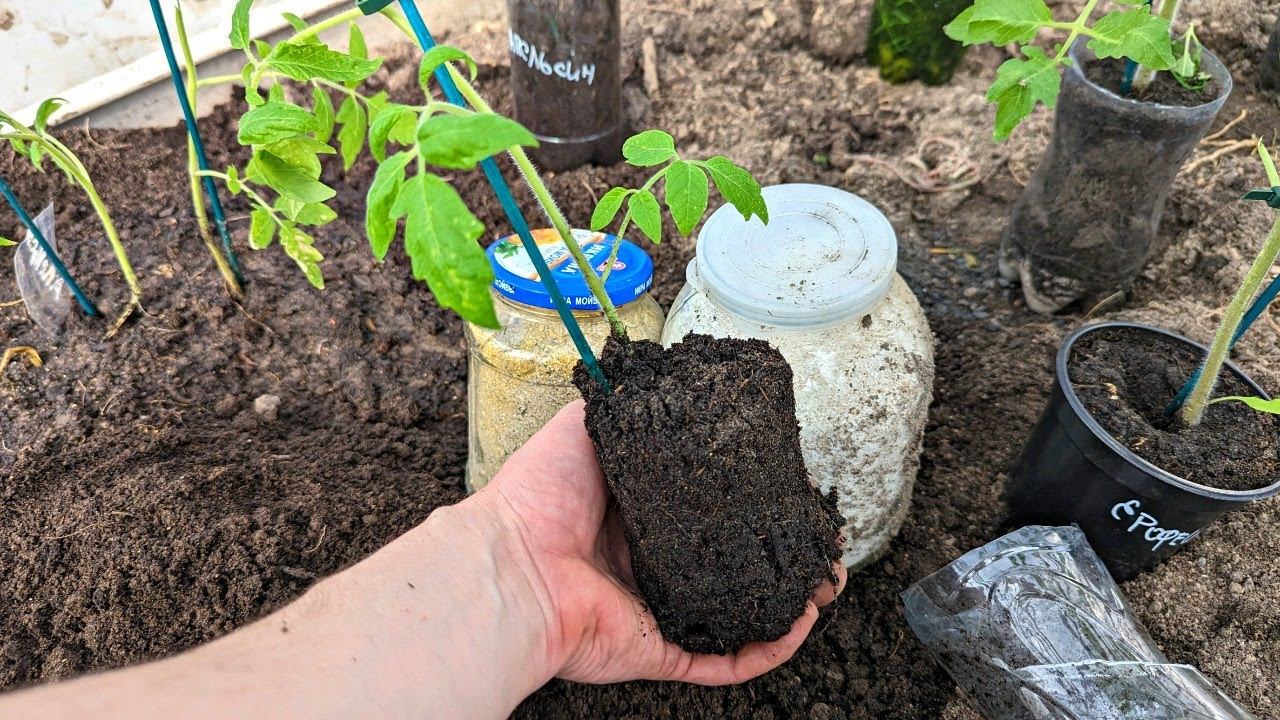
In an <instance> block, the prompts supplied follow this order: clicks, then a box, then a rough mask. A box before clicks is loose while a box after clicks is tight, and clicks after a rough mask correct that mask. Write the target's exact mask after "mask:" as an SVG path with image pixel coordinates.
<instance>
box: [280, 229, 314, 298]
mask: <svg viewBox="0 0 1280 720" xmlns="http://www.w3.org/2000/svg"><path fill="white" fill-rule="evenodd" d="M315 242H316V241H315V238H313V237H311V236H310V235H308V234H306V233H305V232H303V231H301V230H299V229H298V228H296V227H282V228H280V247H282V248H284V252H285V254H286V255H288V256H289V257H291V258H293V261H294V262H295V263H297V264H298V267H299V268H300V269H301V270H302V274H303V275H305V276H306V277H307V281H308V282H310V283H311V284H312V285H313V286H315V287H316V288H319V289H320V290H323V289H324V275H323V274H322V273H321V272H320V261H321V260H324V255H321V254H320V251H319V250H316V249H315V247H314V246H315Z"/></svg>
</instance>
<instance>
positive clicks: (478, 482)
mask: <svg viewBox="0 0 1280 720" xmlns="http://www.w3.org/2000/svg"><path fill="white" fill-rule="evenodd" d="M573 232H574V237H575V238H576V239H577V241H578V244H579V245H580V246H582V252H583V254H585V255H586V256H587V258H588V259H590V260H591V262H592V264H593V265H596V266H597V267H596V270H597V272H603V267H602V266H603V264H604V263H605V262H607V258H608V255H609V251H610V249H611V248H612V244H613V242H614V237H613V236H612V235H607V234H605V233H593V232H589V231H586V230H574V231H573ZM533 237H534V240H535V241H537V243H538V248H539V250H541V251H542V256H543V258H545V259H546V261H547V266H548V267H549V268H550V269H551V273H552V275H553V276H554V277H555V280H556V285H557V286H558V287H559V288H560V292H561V293H562V294H563V295H564V297H565V300H566V301H568V303H569V306H570V307H572V308H575V310H574V313H573V314H574V317H575V318H577V320H578V325H579V326H580V327H581V328H582V332H583V334H584V335H585V336H586V338H587V342H588V343H589V344H590V345H591V348H592V349H593V350H594V351H595V352H597V353H599V352H600V349H601V348H602V347H603V346H604V341H605V339H606V338H607V337H608V336H609V322H608V320H607V319H606V318H605V316H604V313H603V312H601V311H600V304H599V303H598V302H596V299H595V298H594V297H592V296H591V291H590V290H589V289H588V288H587V284H586V282H585V281H584V280H583V279H582V275H581V273H580V272H579V271H578V266H577V264H575V263H574V261H573V258H572V256H570V255H569V251H568V248H566V247H565V245H564V243H563V242H561V240H560V236H559V234H558V233H556V231H555V230H553V229H544V230H534V231H533ZM488 255H489V261H490V263H491V264H492V265H493V271H494V275H495V279H494V283H493V290H492V292H493V295H494V309H495V310H496V311H497V316H498V322H499V323H500V324H501V325H502V327H501V329H498V330H493V329H490V328H483V327H479V326H476V325H472V324H471V323H467V328H466V334H467V349H468V360H467V370H468V373H467V435H468V455H467V489H468V490H469V491H471V492H475V491H477V490H479V489H480V488H482V487H484V486H485V485H486V484H488V482H489V480H490V479H492V478H493V476H494V474H495V473H497V472H498V469H499V468H500V467H502V463H504V462H506V459H507V458H508V457H509V456H510V455H511V453H513V452H515V451H516V449H517V448H519V447H520V446H521V445H523V444H524V443H525V441H526V440H528V439H529V438H530V437H532V436H533V434H534V433H535V432H537V431H538V429H539V428H541V427H542V426H543V425H545V424H546V423H547V421H548V420H550V419H551V418H552V417H553V416H554V415H555V414H556V413H557V412H559V410H560V408H562V407H564V406H565V405H567V404H569V403H570V402H571V401H573V400H574V399H576V398H578V397H579V394H578V390H577V388H575V387H574V386H573V368H574V366H575V365H576V364H577V363H578V352H577V350H576V349H575V347H574V345H573V341H572V340H571V339H570V337H569V332H568V330H566V329H565V327H564V325H563V324H562V323H561V321H560V316H559V315H558V314H557V313H556V311H555V306H554V305H553V304H552V302H551V296H550V294H548V293H547V291H546V288H545V287H543V285H542V282H541V281H540V280H539V279H538V273H537V271H536V270H534V267H533V263H532V262H531V261H530V259H529V256H528V254H527V253H526V252H525V249H524V245H522V244H521V242H520V238H518V237H516V236H514V235H512V236H509V237H505V238H502V239H501V240H498V241H497V242H495V243H494V244H493V245H491V246H489V249H488ZM597 260H598V261H599V262H597ZM652 285H653V261H651V260H650V259H649V256H648V255H647V254H646V253H645V252H644V250H641V249H640V248H639V247H637V246H636V245H634V244H632V243H630V242H627V241H626V240H624V241H622V246H621V247H620V249H619V251H618V258H617V260H616V261H615V262H614V266H613V270H612V272H611V273H610V274H609V277H608V279H607V280H606V281H605V289H606V290H607V291H608V293H609V298H610V299H611V300H613V303H614V305H615V306H616V307H617V308H618V314H619V317H621V319H622V322H623V323H624V324H625V325H626V327H627V333H628V335H629V336H630V337H631V338H632V339H633V340H652V341H653V342H658V341H659V340H660V339H661V336H662V322H663V314H662V308H661V307H659V306H658V303H657V302H656V301H655V300H654V299H653V298H652V297H651V296H650V295H649V288H650V287H651V286H652Z"/></svg>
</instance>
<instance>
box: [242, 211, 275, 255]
mask: <svg viewBox="0 0 1280 720" xmlns="http://www.w3.org/2000/svg"><path fill="white" fill-rule="evenodd" d="M275 236H276V221H275V220H273V219H272V218H271V211H270V210H268V209H266V208H263V207H259V208H254V210H253V212H251V213H249V247H251V248H253V249H254V250H261V249H263V248H265V247H268V246H270V245H271V241H272V240H273V239H274V238H275Z"/></svg>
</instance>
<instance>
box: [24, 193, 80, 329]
mask: <svg viewBox="0 0 1280 720" xmlns="http://www.w3.org/2000/svg"><path fill="white" fill-rule="evenodd" d="M35 224H36V227H38V228H40V233H41V234H42V235H44V239H45V242H47V243H49V247H50V248H51V249H52V250H53V251H54V252H55V253H56V252H57V251H58V239H57V235H56V233H55V231H54V212H53V205H49V207H47V208H45V209H44V211H43V212H41V213H40V214H39V215H37V216H36V218H35ZM13 271H14V275H15V276H16V277H17V279H18V291H19V292H21V293H22V302H23V303H24V304H25V305H26V307H27V314H28V315H30V316H31V319H32V320H34V321H35V322H36V324H37V325H39V326H40V327H42V328H44V329H45V330H46V331H47V332H48V333H49V334H51V335H53V336H55V337H56V336H57V335H58V332H59V331H60V330H61V329H62V323H63V321H64V320H66V318H67V312H68V311H69V310H70V309H71V304H70V303H68V302H67V298H69V297H71V289H70V288H69V287H67V283H66V282H65V281H63V279H62V278H61V277H59V275H58V270H57V268H55V267H54V265H53V261H52V260H50V259H49V256H48V254H46V253H45V251H44V250H43V249H41V247H40V244H39V242H37V241H36V238H35V235H33V234H32V233H31V231H30V230H28V231H27V234H26V237H25V238H24V239H23V240H22V242H21V243H19V244H18V249H17V251H16V252H15V253H14V256H13Z"/></svg>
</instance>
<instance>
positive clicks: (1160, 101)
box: [1084, 59, 1221, 107]
mask: <svg viewBox="0 0 1280 720" xmlns="http://www.w3.org/2000/svg"><path fill="white" fill-rule="evenodd" d="M1084 74H1085V77H1087V78H1089V79H1090V80H1092V81H1093V82H1094V84H1096V85H1099V86H1101V87H1104V88H1106V89H1107V90H1110V91H1111V92H1113V93H1115V94H1117V95H1121V94H1122V93H1121V92H1120V87H1121V85H1122V83H1123V82H1124V62H1123V61H1119V60H1115V59H1104V60H1099V59H1093V60H1088V61H1086V62H1085V63H1084ZM1220 92H1221V88H1220V87H1219V86H1218V81H1217V80H1209V81H1208V82H1207V83H1205V86H1204V87H1202V88H1200V89H1199V90H1191V89H1189V88H1185V87H1183V86H1182V85H1180V84H1178V81H1177V80H1176V79H1174V77H1173V75H1171V74H1170V73H1167V72H1158V73H1156V77H1155V79H1154V80H1152V81H1151V84H1150V85H1148V86H1147V89H1146V90H1143V91H1142V92H1141V93H1138V94H1136V95H1134V99H1136V100H1141V101H1143V102H1149V103H1155V104H1157V105H1176V106H1180V107H1195V106H1197V105H1203V104H1205V103H1207V102H1213V101H1214V100H1216V99H1217V98H1218V95H1219V93H1220Z"/></svg>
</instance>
